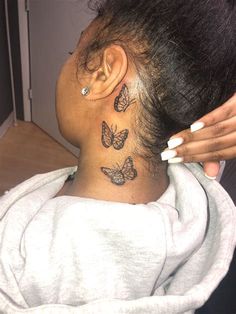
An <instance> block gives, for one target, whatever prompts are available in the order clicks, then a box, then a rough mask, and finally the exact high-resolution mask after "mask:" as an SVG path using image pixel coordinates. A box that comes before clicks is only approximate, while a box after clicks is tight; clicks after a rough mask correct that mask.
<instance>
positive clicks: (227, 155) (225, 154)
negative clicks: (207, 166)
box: [177, 146, 236, 162]
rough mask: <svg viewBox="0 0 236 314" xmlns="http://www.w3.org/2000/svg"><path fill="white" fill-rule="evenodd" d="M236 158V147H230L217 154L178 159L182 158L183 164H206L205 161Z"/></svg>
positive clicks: (211, 153)
mask: <svg viewBox="0 0 236 314" xmlns="http://www.w3.org/2000/svg"><path fill="white" fill-rule="evenodd" d="M235 156H236V146H234V147H229V148H226V149H223V150H219V151H216V152H210V153H205V154H197V155H190V156H183V157H177V158H181V159H182V161H183V162H205V161H220V160H228V159H233V158H234V157H235Z"/></svg>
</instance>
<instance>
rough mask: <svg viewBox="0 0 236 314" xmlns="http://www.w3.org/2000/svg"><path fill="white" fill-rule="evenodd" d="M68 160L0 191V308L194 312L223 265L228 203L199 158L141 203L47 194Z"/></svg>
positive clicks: (231, 242)
mask: <svg viewBox="0 0 236 314" xmlns="http://www.w3.org/2000/svg"><path fill="white" fill-rule="evenodd" d="M75 170H76V167H72V168H66V169H60V170H57V171H53V172H50V173H46V174H40V175H36V176H34V177H32V178H31V179H29V180H27V181H25V182H23V183H22V184H20V185H18V186H17V187H15V188H13V189H12V190H10V191H9V193H8V194H6V195H4V196H3V197H2V198H0V239H1V241H0V276H1V281H0V312H2V313H42V312H43V313H45V314H46V313H79V314H92V313H94V314H95V313H104V314H106V313H117V314H118V313H119V314H120V313H140V314H145V313H148V314H150V313H153V314H154V313H155V314H157V313H162V314H174V313H176V314H177V313H193V312H194V310H195V309H197V308H199V307H200V306H201V305H202V304H204V303H205V301H206V300H207V299H208V298H209V296H210V294H211V293H212V292H213V291H214V289H215V288H216V287H217V285H218V284H219V282H220V281H221V279H222V278H223V277H224V276H225V274H226V273H227V270H228V268H229V264H230V261H231V259H232V255H233V251H234V248H235V222H236V217H235V206H234V204H233V202H232V201H231V199H230V198H229V196H228V194H227V193H226V192H225V191H224V190H223V188H222V187H221V186H220V185H219V184H218V183H217V182H216V181H211V180H208V179H207V178H206V177H205V176H204V174H203V172H202V169H201V167H200V166H199V165H196V164H190V165H187V166H186V165H171V166H170V167H169V169H168V174H169V178H170V184H169V187H168V188H167V190H166V191H165V193H164V194H163V195H162V196H161V197H160V198H159V199H158V200H157V201H156V202H151V203H148V204H138V205H130V204H125V203H118V202H107V201H102V200H94V199H86V198H80V197H72V196H60V197H55V198H54V196H55V195H56V194H57V192H58V191H59V190H60V189H61V188H62V186H63V185H64V182H65V180H66V179H67V177H68V176H69V175H71V174H72V173H73V172H74V171H75Z"/></svg>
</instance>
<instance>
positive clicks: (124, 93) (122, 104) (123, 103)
mask: <svg viewBox="0 0 236 314" xmlns="http://www.w3.org/2000/svg"><path fill="white" fill-rule="evenodd" d="M133 102H134V99H132V100H130V97H129V90H128V87H127V86H126V85H125V84H124V85H123V86H122V88H121V91H120V93H119V95H118V96H117V97H116V98H115V102H114V108H115V111H117V112H122V111H123V112H125V111H126V109H127V108H128V107H129V106H130V105H131V104H132V103H133Z"/></svg>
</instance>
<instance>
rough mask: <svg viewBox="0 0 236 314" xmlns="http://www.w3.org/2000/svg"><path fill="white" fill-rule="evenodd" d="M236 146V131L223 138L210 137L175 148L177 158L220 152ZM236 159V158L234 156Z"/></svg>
mask: <svg viewBox="0 0 236 314" xmlns="http://www.w3.org/2000/svg"><path fill="white" fill-rule="evenodd" d="M233 146H236V131H235V132H232V133H230V134H227V135H225V136H221V137H213V136H212V137H210V138H209V139H207V140H201V141H196V142H189V143H187V144H183V145H181V146H179V147H176V148H175V151H176V153H177V156H179V157H182V156H188V155H197V154H204V153H209V152H215V151H220V150H223V149H226V148H230V147H233ZM234 157H236V156H234Z"/></svg>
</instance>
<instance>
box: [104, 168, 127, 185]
mask: <svg viewBox="0 0 236 314" xmlns="http://www.w3.org/2000/svg"><path fill="white" fill-rule="evenodd" d="M101 171H102V172H103V173H104V174H105V175H106V176H108V177H109V178H110V179H111V182H112V183H114V184H116V185H123V184H124V183H125V178H124V175H123V173H122V171H121V170H118V169H111V168H107V167H101Z"/></svg>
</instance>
